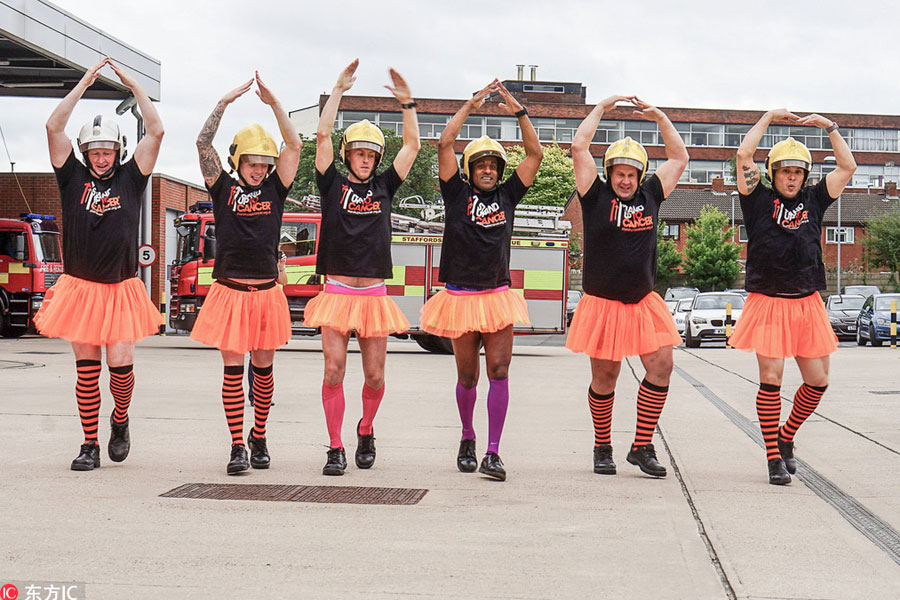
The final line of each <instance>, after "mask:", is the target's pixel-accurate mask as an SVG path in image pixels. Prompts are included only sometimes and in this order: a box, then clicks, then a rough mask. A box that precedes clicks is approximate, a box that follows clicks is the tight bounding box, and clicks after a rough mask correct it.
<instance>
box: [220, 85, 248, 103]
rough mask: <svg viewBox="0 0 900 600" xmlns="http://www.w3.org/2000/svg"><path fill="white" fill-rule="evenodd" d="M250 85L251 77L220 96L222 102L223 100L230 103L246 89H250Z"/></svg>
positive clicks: (245, 91) (244, 92)
mask: <svg viewBox="0 0 900 600" xmlns="http://www.w3.org/2000/svg"><path fill="white" fill-rule="evenodd" d="M252 86H253V79H250V80H249V81H247V82H246V83H243V84H241V85H240V86H238V87H236V88H234V89H233V90H231V91H230V92H228V93H227V94H225V95H224V96H222V102H224V103H225V104H231V103H232V102H234V101H235V100H237V99H238V98H240V97H241V96H243V95H244V94H246V93H247V92H248V91H250V88H251V87H252Z"/></svg>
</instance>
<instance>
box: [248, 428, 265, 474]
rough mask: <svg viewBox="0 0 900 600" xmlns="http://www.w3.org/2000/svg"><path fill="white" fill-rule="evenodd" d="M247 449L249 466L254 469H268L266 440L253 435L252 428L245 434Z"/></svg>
mask: <svg viewBox="0 0 900 600" xmlns="http://www.w3.org/2000/svg"><path fill="white" fill-rule="evenodd" d="M247 447H248V448H250V466H251V467H253V468H254V469H268V468H269V462H270V459H269V448H268V447H267V446H266V438H264V437H256V436H255V435H253V428H252V427H251V428H250V433H248V434H247Z"/></svg>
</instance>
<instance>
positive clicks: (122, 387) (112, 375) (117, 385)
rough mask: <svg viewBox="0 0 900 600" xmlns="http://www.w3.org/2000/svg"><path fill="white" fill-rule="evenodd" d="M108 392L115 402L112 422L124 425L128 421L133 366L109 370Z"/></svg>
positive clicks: (132, 384)
mask: <svg viewBox="0 0 900 600" xmlns="http://www.w3.org/2000/svg"><path fill="white" fill-rule="evenodd" d="M109 391H110V393H111V394H112V397H113V400H115V401H116V409H115V410H114V411H113V421H115V422H116V423H124V422H125V421H127V420H128V407H129V406H130V405H131V393H132V392H133V391H134V365H124V366H121V367H110V368H109Z"/></svg>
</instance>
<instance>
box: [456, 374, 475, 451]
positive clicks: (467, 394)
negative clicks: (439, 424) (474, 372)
mask: <svg viewBox="0 0 900 600" xmlns="http://www.w3.org/2000/svg"><path fill="white" fill-rule="evenodd" d="M477 391H478V390H477V388H476V387H475V386H472V387H470V388H467V387H463V384H461V383H460V382H458V381H457V382H456V408H458V409H459V421H460V422H461V423H462V439H464V440H474V439H475V425H474V424H473V423H472V420H473V417H474V415H475V398H476V397H477V395H478V394H477Z"/></svg>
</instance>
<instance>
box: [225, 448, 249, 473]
mask: <svg viewBox="0 0 900 600" xmlns="http://www.w3.org/2000/svg"><path fill="white" fill-rule="evenodd" d="M249 468H250V463H248V462H247V449H246V448H244V447H243V446H241V445H240V444H232V445H231V460H230V461H228V467H227V468H226V471H227V472H228V474H229V475H234V474H236V473H240V472H241V471H246V470H247V469H249Z"/></svg>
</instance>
